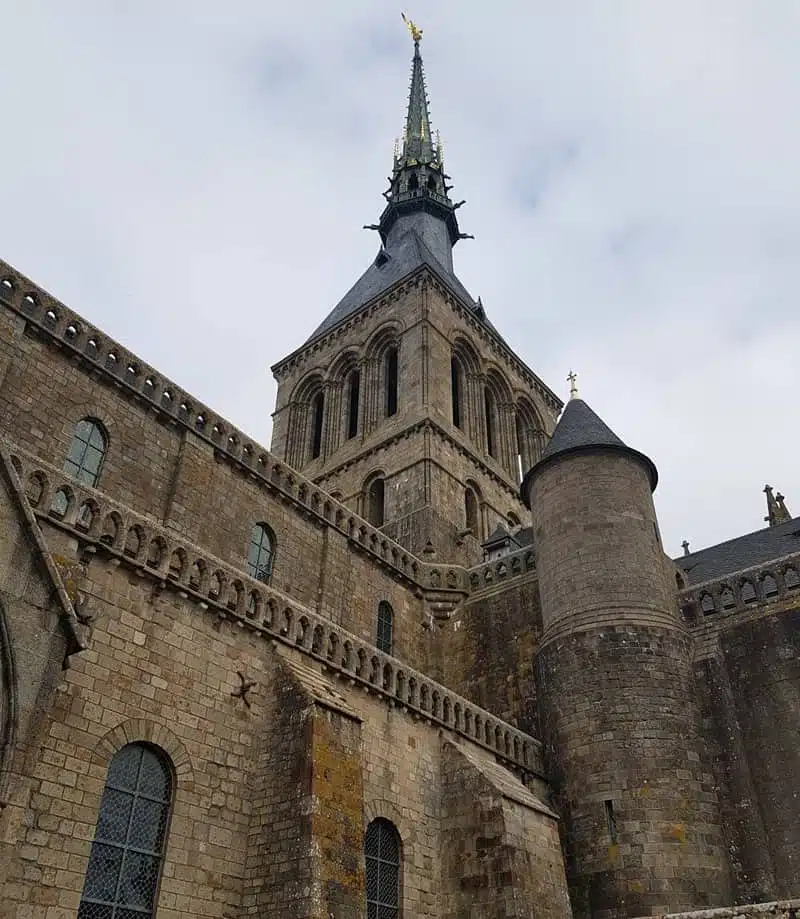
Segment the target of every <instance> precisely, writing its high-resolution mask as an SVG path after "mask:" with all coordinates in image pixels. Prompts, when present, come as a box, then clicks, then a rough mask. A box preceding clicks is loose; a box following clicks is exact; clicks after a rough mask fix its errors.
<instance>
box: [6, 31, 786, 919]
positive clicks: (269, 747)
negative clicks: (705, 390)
mask: <svg viewBox="0 0 800 919" xmlns="http://www.w3.org/2000/svg"><path fill="white" fill-rule="evenodd" d="M412 35H413V38H414V57H413V63H412V81H411V90H410V96H409V105H408V112H407V118H406V132H405V140H404V144H403V146H402V149H401V150H399V151H398V154H397V156H396V157H395V159H394V162H393V168H392V174H391V178H390V188H389V190H388V191H387V192H386V193H385V201H386V206H385V209H384V211H383V213H382V214H381V217H380V220H379V223H377V224H376V225H375V227H374V229H375V230H376V231H377V233H378V234H379V236H380V244H379V250H378V253H377V255H376V258H375V260H374V262H373V263H371V264H370V265H369V266H368V267H367V269H366V271H365V273H364V274H363V275H362V277H361V278H360V279H359V280H358V281H357V282H356V284H355V285H354V286H353V288H352V289H351V290H350V291H349V292H347V293H346V294H345V296H344V297H343V298H342V299H341V300H340V301H339V302H338V303H337V304H336V305H335V306H334V307H333V309H332V311H331V313H330V314H329V315H328V316H327V317H326V318H325V319H324V320H323V322H322V323H321V325H320V326H319V327H318V329H317V330H315V331H314V332H313V333H312V334H311V336H310V337H309V338H308V339H307V340H306V342H305V343H303V344H301V345H300V346H299V347H298V348H297V349H296V350H295V351H294V352H293V353H292V354H290V355H288V356H287V357H285V358H283V359H282V360H279V361H278V363H276V364H275V366H274V368H273V371H274V374H275V377H276V379H277V381H278V396H277V405H276V410H275V414H274V427H273V439H272V450H271V451H270V450H267V449H265V448H264V447H262V446H260V445H259V444H257V443H255V442H254V441H253V440H252V439H251V438H249V437H248V436H247V435H246V434H245V433H244V432H242V431H239V430H237V429H235V428H234V427H233V426H232V425H230V424H229V423H228V422H227V421H226V420H225V419H224V418H222V417H221V416H219V415H218V414H217V413H215V412H214V411H213V410H212V409H211V408H209V407H208V406H206V405H202V404H201V403H200V402H199V401H198V400H197V399H195V398H194V397H193V396H192V395H191V394H189V393H187V392H185V391H184V390H183V389H181V387H180V386H178V385H177V384H175V383H174V382H172V381H170V380H168V379H166V378H165V377H164V376H163V374H161V373H160V372H158V371H157V370H156V369H155V368H153V367H151V366H149V365H147V364H146V362H145V361H144V360H142V359H141V358H140V357H138V356H137V355H134V354H132V353H131V352H129V351H127V350H126V349H125V348H124V347H123V346H122V345H120V344H119V343H117V342H114V341H112V340H111V339H110V338H109V337H108V336H106V335H105V334H104V333H103V332H102V331H101V330H99V329H98V328H96V326H95V325H94V324H93V323H92V322H91V321H90V319H88V318H84V317H82V316H80V315H79V314H77V313H75V312H73V311H72V310H71V309H69V308H68V307H67V306H66V305H64V304H63V303H61V302H59V301H58V300H57V299H55V298H54V297H53V296H52V295H50V294H49V293H47V292H46V291H44V290H42V289H40V288H39V287H37V285H36V284H35V283H33V282H32V281H31V280H29V279H28V278H27V277H25V276H24V275H23V274H21V273H20V272H19V271H17V270H16V269H15V268H13V267H12V266H10V265H8V264H6V263H5V262H0V481H1V482H2V488H0V516H1V517H2V523H3V526H2V528H0V688H1V689H2V698H0V917H2V919H72V917H79V919H130V917H133V916H137V917H153V916H157V917H158V919H179V917H180V919H183V917H193V919H195V917H204V919H205V917H207V919H248V917H259V919H262V917H263V919H268V917H286V919H362V917H368V919H386V917H392V919H401V917H402V919H411V917H414V919H422V917H427V919H467V917H469V919H473V917H476V919H531V917H534V919H570V917H572V916H574V917H576V919H577V917H580V919H584V917H585V919H589V917H593V919H623V917H624V919H629V917H635V916H640V915H642V916H643V915H663V914H674V913H677V912H678V911H680V913H681V915H687V916H688V915H695V916H697V917H698V919H701V917H702V919H736V917H742V919H745V917H747V919H756V917H758V916H775V917H776V919H789V917H793V916H794V915H795V913H796V910H797V901H796V900H790V899H788V898H791V897H797V896H800V886H799V884H800V882H799V881H798V878H800V865H799V864H798V863H799V862H800V797H798V793H797V789H796V784H797V776H798V774H800V665H799V664H798V661H799V660H800V655H799V654H798V651H800V649H799V648H798V629H799V627H800V602H799V600H800V551H798V549H797V548H796V537H797V535H798V534H800V520H794V519H792V518H791V517H790V515H789V514H788V512H785V506H784V505H783V504H781V507H782V509H783V510H782V512H781V514H780V515H776V514H772V515H771V516H770V527H769V528H768V529H766V530H762V531H759V532H756V533H752V534H747V535H745V536H742V537H737V539H735V540H732V541H730V542H729V543H725V544H722V545H720V546H716V547H709V548H708V549H707V550H702V551H700V552H698V553H693V554H691V555H687V556H685V557H683V558H681V559H677V560H674V561H673V560H671V559H669V558H668V557H667V556H666V555H665V553H664V549H663V546H662V544H661V536H660V532H659V527H658V520H657V518H656V514H655V509H654V505H653V501H652V491H653V489H654V488H655V487H656V484H657V472H656V468H655V466H654V464H653V463H652V461H651V460H650V459H649V458H647V457H645V456H643V455H642V454H640V453H638V452H637V451H635V450H632V449H631V448H629V447H628V446H627V445H626V444H624V443H623V442H622V441H621V440H620V439H619V438H618V437H617V436H616V435H615V434H614V433H613V432H611V431H610V430H609V429H608V427H607V426H606V425H605V424H604V422H603V421H602V420H601V419H600V418H599V417H598V416H597V415H596V414H595V413H594V412H593V411H592V409H591V408H589V406H588V405H586V403H585V402H583V401H582V400H580V399H577V398H573V399H571V400H570V402H569V403H568V404H567V406H566V408H564V407H563V406H562V403H561V402H560V400H559V399H558V398H557V397H556V396H555V395H554V393H553V392H552V391H551V390H550V389H549V388H548V387H547V386H546V385H545V384H544V383H543V382H542V381H541V380H540V379H539V378H538V376H537V375H536V374H535V373H534V372H533V371H532V370H531V369H530V368H528V367H526V366H525V364H524V363H523V362H522V361H521V360H520V358H519V357H518V356H517V355H516V354H515V352H514V351H513V349H512V347H511V346H510V345H509V344H508V343H507V342H506V341H505V339H503V338H502V337H501V335H500V333H499V332H498V331H497V330H496V329H495V327H494V326H493V325H492V324H491V322H490V321H489V320H488V318H487V315H486V311H485V309H484V306H483V304H482V303H481V301H480V300H474V299H473V298H472V297H471V296H470V295H469V293H468V292H467V291H466V289H465V288H464V287H463V285H462V284H461V282H460V281H459V280H458V278H457V276H456V275H455V273H454V267H453V247H454V246H455V244H456V243H457V242H458V241H459V240H460V239H462V238H463V236H464V234H462V233H461V231H460V229H459V226H458V222H457V219H456V211H457V210H458V208H459V206H460V205H459V204H458V203H454V202H453V201H452V200H451V199H450V190H451V187H450V185H449V184H448V182H449V176H447V175H446V174H445V171H444V166H443V162H442V154H441V150H440V149H439V147H438V146H437V145H436V143H435V142H434V140H433V139H432V136H431V130H430V120H429V115H428V110H427V96H426V94H425V87H424V77H423V70H422V59H421V54H420V37H421V36H420V34H419V32H418V31H415V30H414V29H412ZM562 408H563V412H562ZM559 416H560V417H559ZM769 494H770V495H771V491H770V492H769ZM779 497H780V496H779ZM776 500H777V499H773V501H776ZM782 500H783V499H782V498H781V501H782ZM490 534H491V535H492V541H491V542H487V540H488V537H489V536H490ZM506 537H508V539H507V541H506V540H505V538H506ZM506 542H507V545H508V546H509V547H510V548H509V549H508V550H507V551H506V550H504V549H498V548H497V546H502V545H505V544H506ZM484 547H486V548H484ZM484 553H486V554H485V555H484ZM254 558H255V561H254ZM134 757H138V758H136V759H134ZM132 763H136V764H137V765H135V766H133V765H131V764H132ZM148 763H149V764H150V765H148ZM153 764H156V765H155V766H154V765H153ZM155 768H157V770H158V775H159V776H161V780H160V781H161V785H159V788H160V789H161V790H160V791H158V793H156V791H154V790H153V788H154V787H155V786H154V785H152V781H153V779H152V775H153V774H154V773H152V772H151V773H148V772H147V769H155ZM148 776H150V778H148ZM126 783H127V784H126ZM148 783H151V784H148ZM125 808H128V810H125ZM779 900H780V902H778V901H779ZM698 910H703V911H702V912H697V911H698Z"/></svg>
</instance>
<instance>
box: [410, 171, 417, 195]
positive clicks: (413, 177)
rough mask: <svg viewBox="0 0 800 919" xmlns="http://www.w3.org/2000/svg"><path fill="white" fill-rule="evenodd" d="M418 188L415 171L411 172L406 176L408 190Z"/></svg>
mask: <svg viewBox="0 0 800 919" xmlns="http://www.w3.org/2000/svg"><path fill="white" fill-rule="evenodd" d="M418 188H419V179H418V178H417V174H416V172H412V173H411V175H410V176H409V177H408V190H409V191H416V190H417V189H418Z"/></svg>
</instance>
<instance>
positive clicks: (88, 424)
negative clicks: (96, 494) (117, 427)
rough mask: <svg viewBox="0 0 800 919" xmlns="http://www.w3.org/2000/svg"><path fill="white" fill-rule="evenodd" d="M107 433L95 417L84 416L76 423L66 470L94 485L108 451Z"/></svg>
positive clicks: (85, 482) (84, 483) (65, 462)
mask: <svg viewBox="0 0 800 919" xmlns="http://www.w3.org/2000/svg"><path fill="white" fill-rule="evenodd" d="M106 444H107V442H106V435H105V432H104V430H103V427H102V425H101V424H100V422H99V421H95V420H94V418H84V419H83V420H82V421H79V422H78V423H77V424H76V425H75V429H74V430H73V432H72V443H71V444H70V447H69V453H68V454H67V458H66V460H65V461H64V472H66V473H67V475H71V476H72V478H73V479H77V480H78V481H79V482H80V483H81V484H82V485H89V486H90V487H92V488H93V487H94V486H95V485H96V484H97V480H98V479H99V478H100V469H101V467H102V465H103V458H104V457H105V453H106Z"/></svg>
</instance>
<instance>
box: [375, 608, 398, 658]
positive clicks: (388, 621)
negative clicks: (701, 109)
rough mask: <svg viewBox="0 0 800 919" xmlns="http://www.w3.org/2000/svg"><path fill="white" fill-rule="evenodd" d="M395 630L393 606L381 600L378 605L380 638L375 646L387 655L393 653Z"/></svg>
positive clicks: (378, 637)
mask: <svg viewBox="0 0 800 919" xmlns="http://www.w3.org/2000/svg"><path fill="white" fill-rule="evenodd" d="M393 629H394V612H393V611H392V607H391V604H390V603H387V602H386V601H385V600H381V602H380V603H379V604H378V636H377V640H376V642H375V644H377V646H378V650H379V651H383V652H384V653H385V654H391V653H392V641H393Z"/></svg>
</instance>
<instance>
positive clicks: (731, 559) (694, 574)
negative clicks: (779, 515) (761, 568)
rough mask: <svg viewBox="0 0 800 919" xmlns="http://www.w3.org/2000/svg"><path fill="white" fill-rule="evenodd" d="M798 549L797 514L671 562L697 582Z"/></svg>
mask: <svg viewBox="0 0 800 919" xmlns="http://www.w3.org/2000/svg"><path fill="white" fill-rule="evenodd" d="M798 551H800V517H795V518H794V519H793V520H789V521H787V522H786V523H781V524H778V526H774V527H766V528H765V529H763V530H756V532H755V533H748V534H747V535H746V536H737V537H736V539H729V540H728V541H727V542H721V543H719V544H718V545H716V546H709V547H708V548H707V549H700V550H699V551H697V552H692V553H690V554H689V555H681V556H680V557H679V558H676V559H675V564H676V565H677V566H678V567H679V568H680V569H682V570H683V571H685V572H686V574H687V576H688V578H689V583H690V584H700V583H701V582H703V581H710V580H714V579H716V578H721V577H724V576H725V575H726V574H732V573H733V572H734V571H741V569H742V568H749V567H751V566H752V565H761V564H764V563H765V562H769V561H771V560H772V559H774V558H781V556H783V555H791V554H792V553H793V552H798Z"/></svg>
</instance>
